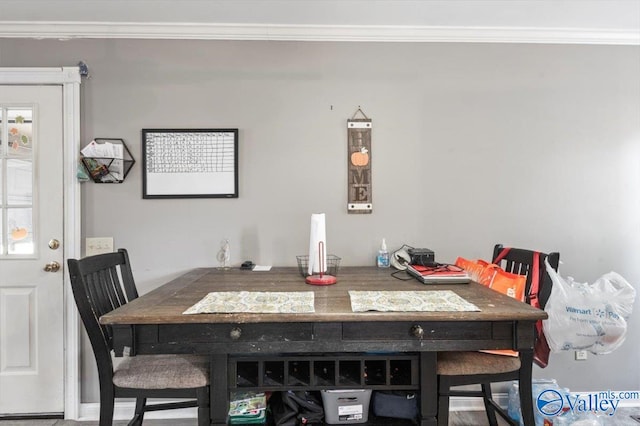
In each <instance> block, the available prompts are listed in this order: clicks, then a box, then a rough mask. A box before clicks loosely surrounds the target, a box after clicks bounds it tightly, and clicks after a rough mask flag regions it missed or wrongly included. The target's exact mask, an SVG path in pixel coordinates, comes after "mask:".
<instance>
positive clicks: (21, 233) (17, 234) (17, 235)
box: [11, 228, 29, 241]
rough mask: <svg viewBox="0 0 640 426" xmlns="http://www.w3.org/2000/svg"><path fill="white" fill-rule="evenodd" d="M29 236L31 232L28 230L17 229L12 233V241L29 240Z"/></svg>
mask: <svg viewBox="0 0 640 426" xmlns="http://www.w3.org/2000/svg"><path fill="white" fill-rule="evenodd" d="M28 234H29V231H27V228H15V229H14V230H13V231H11V239H12V240H13V241H19V240H24V239H25V238H27V235H28Z"/></svg>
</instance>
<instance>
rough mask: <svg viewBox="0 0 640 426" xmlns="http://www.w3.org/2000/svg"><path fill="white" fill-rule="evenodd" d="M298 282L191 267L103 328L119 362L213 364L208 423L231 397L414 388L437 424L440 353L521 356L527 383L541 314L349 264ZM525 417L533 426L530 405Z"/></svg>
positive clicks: (292, 277)
mask: <svg viewBox="0 0 640 426" xmlns="http://www.w3.org/2000/svg"><path fill="white" fill-rule="evenodd" d="M303 275H305V271H300V270H299V269H298V268H295V267H273V268H271V269H270V270H268V271H259V272H258V271H252V270H244V269H240V268H215V267H208V268H196V269H193V270H189V271H187V272H185V273H184V274H182V275H180V276H178V277H177V278H175V279H173V280H170V281H169V282H167V283H166V284H163V285H161V286H159V287H157V288H156V289H154V290H152V291H150V292H148V293H146V294H143V295H141V296H140V297H138V298H137V299H135V300H132V301H131V302H129V303H127V304H125V305H124V306H121V307H120V308H118V309H116V310H114V311H112V312H110V313H108V314H106V315H104V316H102V317H101V318H100V322H101V323H102V324H104V325H106V326H108V327H110V328H111V331H112V336H113V341H114V348H115V353H116V356H122V355H123V354H128V355H129V356H136V355H141V354H202V355H206V356H207V357H209V359H210V366H211V368H210V383H211V390H210V414H211V416H210V420H211V425H212V426H222V425H227V424H228V422H229V416H228V411H229V403H230V398H231V397H232V395H233V392H236V391H257V392H260V391H285V390H312V391H315V390H331V389H334V390H335V389H372V390H373V391H401V390H405V391H407V392H416V394H417V395H419V397H418V413H419V414H418V418H417V423H418V424H419V425H421V426H427V425H436V424H437V416H438V412H437V410H438V408H437V407H438V403H437V402H438V389H437V354H438V352H441V351H475V350H483V349H484V350H487V349H513V350H517V351H519V354H520V358H521V361H522V363H523V368H524V372H525V374H528V375H529V377H530V375H531V365H532V358H533V346H534V342H535V331H534V328H535V323H536V321H538V320H542V319H544V318H546V313H545V312H544V311H542V310H539V309H536V308H534V307H532V306H530V305H528V304H526V303H523V302H520V301H518V300H515V299H513V298H511V297H508V296H506V295H503V294H501V293H498V292H496V291H494V290H492V289H490V288H488V287H485V286H483V285H480V284H478V283H475V282H469V283H463V284H459V283H457V284H423V283H421V282H419V281H417V280H416V279H413V278H411V277H410V276H409V275H407V274H406V273H405V272H401V271H395V270H394V269H389V268H377V267H374V266H344V267H341V268H340V269H339V272H338V273H337V274H336V278H337V283H335V284H332V285H310V284H307V283H306V282H305V278H304V276H303ZM523 411H524V412H523V420H524V423H525V424H526V425H533V424H534V420H533V411H532V409H531V405H529V407H528V408H526V409H524V410H523ZM370 421H372V420H371V419H370ZM370 424H375V423H370ZM394 424H395V423H394ZM408 424H411V423H408Z"/></svg>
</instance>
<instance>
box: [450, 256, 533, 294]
mask: <svg viewBox="0 0 640 426" xmlns="http://www.w3.org/2000/svg"><path fill="white" fill-rule="evenodd" d="M456 266H458V267H460V268H462V269H464V270H465V271H467V273H468V274H469V275H470V276H471V279H472V280H474V281H475V282H477V283H480V284H482V285H484V286H487V287H489V288H492V289H494V290H495V291H498V292H500V293H502V294H506V295H507V296H509V297H513V298H514V299H517V300H519V301H521V302H524V289H525V283H526V279H527V278H526V277H525V276H524V275H518V274H512V273H510V272H506V271H504V270H503V269H502V268H500V266H498V265H496V264H494V263H489V262H486V261H484V260H481V259H478V260H468V259H465V258H462V257H459V258H458V259H456Z"/></svg>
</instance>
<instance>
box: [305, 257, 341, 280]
mask: <svg viewBox="0 0 640 426" xmlns="http://www.w3.org/2000/svg"><path fill="white" fill-rule="evenodd" d="M296 259H298V271H299V272H300V275H302V277H303V278H307V277H308V276H309V256H308V255H305V256H296ZM340 260H341V259H340V258H339V257H338V256H335V255H333V254H328V255H327V265H326V266H327V271H326V272H324V274H327V275H333V276H334V277H337V276H338V269H339V268H340Z"/></svg>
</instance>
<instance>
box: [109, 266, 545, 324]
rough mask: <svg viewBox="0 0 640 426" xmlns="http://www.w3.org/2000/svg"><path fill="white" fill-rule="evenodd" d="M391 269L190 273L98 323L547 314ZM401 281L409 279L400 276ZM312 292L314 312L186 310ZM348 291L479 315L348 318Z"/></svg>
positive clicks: (387, 315) (474, 287)
mask: <svg viewBox="0 0 640 426" xmlns="http://www.w3.org/2000/svg"><path fill="white" fill-rule="evenodd" d="M393 271H394V270H393V269H379V268H376V267H342V268H340V271H339V273H338V276H337V278H338V283H337V284H334V285H330V286H314V285H308V284H306V283H305V282H304V278H302V277H301V275H300V274H299V273H298V269H297V268H293V267H277V268H272V270H271V271H269V272H253V271H246V270H239V269H228V270H220V269H217V268H198V269H194V270H192V271H190V272H188V273H186V274H184V275H182V276H180V277H178V278H176V279H175V280H173V281H170V282H169V283H167V284H165V285H163V286H161V287H158V288H157V289H155V290H153V291H151V292H149V293H147V294H145V295H142V296H140V297H139V298H138V299H136V300H133V301H132V302H130V303H128V304H126V305H124V306H122V307H120V308H118V309H116V310H115V311H112V312H110V313H109V314H107V315H105V316H103V317H102V318H101V320H100V321H101V323H103V324H112V325H113V324H195V323H238V324H242V323H264V322H344V321H347V322H361V321H366V322H369V321H520V320H524V321H535V320H539V319H544V318H546V317H547V314H546V313H545V312H544V311H541V310H539V309H535V308H533V307H531V306H529V305H527V304H525V303H521V302H518V301H516V300H514V299H512V298H510V297H507V296H505V295H502V294H499V293H497V292H495V291H493V290H491V289H488V288H486V287H484V286H481V285H479V284H477V283H469V284H437V285H434V284H429V285H424V284H422V283H419V282H418V281H417V280H415V279H410V280H407V281H402V280H399V279H395V278H394V277H392V276H391V273H392V272H393ZM398 276H399V277H402V278H408V276H407V275H405V274H404V273H399V274H398ZM241 290H244V291H287V292H293V291H313V292H314V293H315V296H314V297H315V312H314V313H296V314H264V313H260V314H256V313H234V314H219V313H216V314H194V315H183V314H182V313H183V312H184V311H185V310H187V309H188V308H189V307H191V306H192V305H194V304H195V303H197V302H198V301H200V300H201V299H202V298H203V297H205V296H206V295H207V294H208V293H210V292H214V291H241ZM349 290H405V291H431V290H452V291H454V292H455V293H456V294H458V295H459V296H460V297H462V298H463V299H465V300H466V301H468V302H470V303H473V304H474V305H476V306H477V307H478V308H480V311H479V312H372V311H370V312H352V310H351V302H350V298H349V294H348V291H349Z"/></svg>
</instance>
